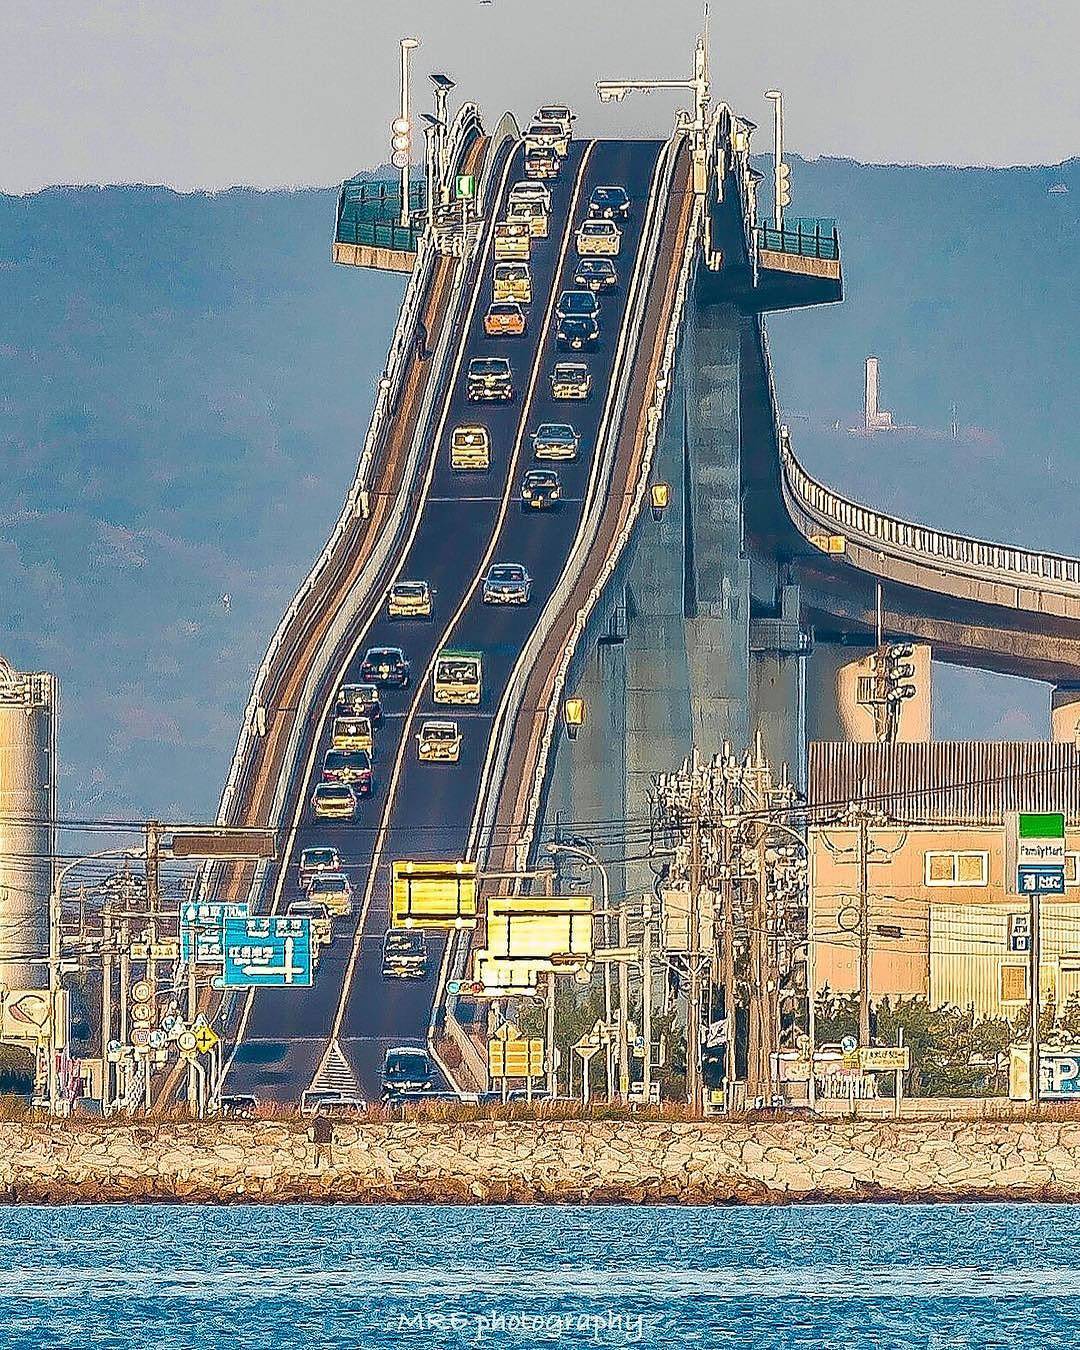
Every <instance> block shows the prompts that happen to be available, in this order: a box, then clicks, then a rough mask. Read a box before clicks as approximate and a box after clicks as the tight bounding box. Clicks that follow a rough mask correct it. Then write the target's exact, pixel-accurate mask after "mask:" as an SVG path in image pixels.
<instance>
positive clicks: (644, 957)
mask: <svg viewBox="0 0 1080 1350" xmlns="http://www.w3.org/2000/svg"><path fill="white" fill-rule="evenodd" d="M641 919H642V929H641V1035H642V1039H643V1041H644V1042H645V1055H644V1058H643V1060H642V1065H641V1090H642V1094H643V1096H644V1098H645V1105H646V1106H648V1105H649V1102H650V1101H651V1100H652V993H653V990H652V982H653V981H652V896H651V895H649V894H648V893H646V894H645V896H644V897H643V899H642V902H641Z"/></svg>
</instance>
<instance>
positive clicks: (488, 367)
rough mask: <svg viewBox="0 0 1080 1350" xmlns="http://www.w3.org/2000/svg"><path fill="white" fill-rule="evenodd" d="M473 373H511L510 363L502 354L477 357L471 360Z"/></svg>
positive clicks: (470, 366)
mask: <svg viewBox="0 0 1080 1350" xmlns="http://www.w3.org/2000/svg"><path fill="white" fill-rule="evenodd" d="M469 373H470V374H471V375H509V374H510V364H509V362H508V361H506V360H504V359H503V358H502V357H500V356H492V357H488V358H486V359H485V358H484V357H477V358H476V359H475V360H473V361H470V362H469Z"/></svg>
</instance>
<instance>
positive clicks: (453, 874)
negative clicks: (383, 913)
mask: <svg viewBox="0 0 1080 1350" xmlns="http://www.w3.org/2000/svg"><path fill="white" fill-rule="evenodd" d="M391 871H392V876H393V882H392V886H391V920H390V922H391V926H392V927H394V928H475V927H476V864H475V863H467V862H408V861H402V862H395V863H394V864H393V867H392V869H391Z"/></svg>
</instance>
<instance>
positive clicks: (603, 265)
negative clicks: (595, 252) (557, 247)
mask: <svg viewBox="0 0 1080 1350" xmlns="http://www.w3.org/2000/svg"><path fill="white" fill-rule="evenodd" d="M614 272H615V264H614V263H613V262H612V261H611V259H610V258H583V259H582V260H581V262H579V263H578V276H582V277H610V276H612V275H613V274H614Z"/></svg>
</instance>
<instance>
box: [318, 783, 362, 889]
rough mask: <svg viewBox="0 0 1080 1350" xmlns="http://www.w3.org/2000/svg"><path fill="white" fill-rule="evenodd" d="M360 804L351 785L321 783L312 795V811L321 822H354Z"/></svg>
mask: <svg viewBox="0 0 1080 1350" xmlns="http://www.w3.org/2000/svg"><path fill="white" fill-rule="evenodd" d="M358 802H359V798H358V797H357V795H356V791H355V789H354V788H353V785H352V784H351V783H319V784H318V785H317V786H316V788H315V791H314V792H313V793H312V794H311V809H312V810H313V811H314V812H315V815H316V816H317V817H318V819H320V820H352V818H353V816H355V815H356V807H357V804H358ZM315 880H318V878H316V879H315ZM314 884H315V881H314V880H313V881H312V885H314Z"/></svg>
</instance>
